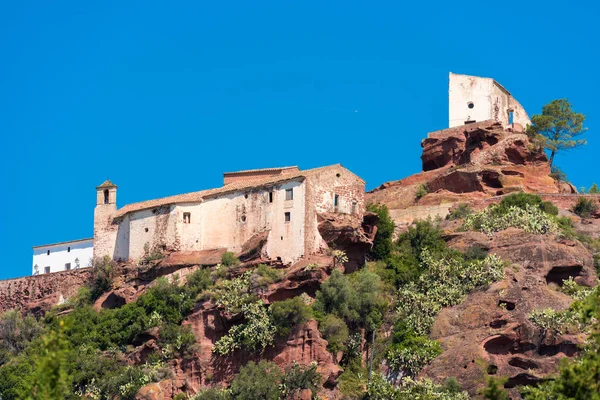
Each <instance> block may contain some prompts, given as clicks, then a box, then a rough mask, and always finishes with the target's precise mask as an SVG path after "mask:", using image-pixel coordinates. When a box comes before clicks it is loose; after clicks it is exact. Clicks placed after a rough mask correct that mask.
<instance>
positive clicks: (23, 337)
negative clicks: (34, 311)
mask: <svg viewBox="0 0 600 400" xmlns="http://www.w3.org/2000/svg"><path fill="white" fill-rule="evenodd" d="M43 330H44V328H43V326H42V324H40V323H39V322H38V321H36V319H35V318H34V317H32V316H31V315H27V316H25V317H23V316H22V315H21V313H20V312H18V311H17V310H12V311H8V312H6V313H4V314H2V316H0V339H2V340H0V365H2V364H4V363H5V362H6V361H8V359H10V358H11V357H14V356H16V355H17V354H19V353H20V352H22V351H23V350H25V348H27V346H29V345H30V344H31V343H32V342H33V341H34V340H35V339H36V338H38V337H39V336H40V335H41V334H42V332H43Z"/></svg>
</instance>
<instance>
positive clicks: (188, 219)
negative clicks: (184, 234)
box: [183, 212, 192, 224]
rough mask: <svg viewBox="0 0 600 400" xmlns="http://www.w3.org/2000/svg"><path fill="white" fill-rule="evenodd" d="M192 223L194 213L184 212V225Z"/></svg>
mask: <svg viewBox="0 0 600 400" xmlns="http://www.w3.org/2000/svg"><path fill="white" fill-rule="evenodd" d="M190 222H192V213H189V212H184V213H183V223H184V224H189V223H190Z"/></svg>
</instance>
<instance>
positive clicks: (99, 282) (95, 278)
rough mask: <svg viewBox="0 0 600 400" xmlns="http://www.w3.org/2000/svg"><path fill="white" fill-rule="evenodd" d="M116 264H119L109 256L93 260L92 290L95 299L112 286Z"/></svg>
mask: <svg viewBox="0 0 600 400" xmlns="http://www.w3.org/2000/svg"><path fill="white" fill-rule="evenodd" d="M116 266H117V264H116V263H115V262H114V261H113V260H112V258H110V257H109V256H104V257H103V258H96V259H94V260H92V279H91V285H90V290H91V292H92V298H93V299H97V298H98V297H100V295H101V294H102V293H104V292H105V291H107V290H108V289H110V288H111V287H112V284H113V278H114V273H115V268H116Z"/></svg>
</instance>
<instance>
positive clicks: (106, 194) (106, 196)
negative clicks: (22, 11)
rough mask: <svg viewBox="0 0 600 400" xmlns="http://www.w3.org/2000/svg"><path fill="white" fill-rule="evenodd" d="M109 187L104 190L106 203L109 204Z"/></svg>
mask: <svg viewBox="0 0 600 400" xmlns="http://www.w3.org/2000/svg"><path fill="white" fill-rule="evenodd" d="M108 197H109V196H108V189H106V190H105V191H104V204H108Z"/></svg>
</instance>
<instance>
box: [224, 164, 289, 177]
mask: <svg viewBox="0 0 600 400" xmlns="http://www.w3.org/2000/svg"><path fill="white" fill-rule="evenodd" d="M288 169H296V170H298V171H299V170H300V168H298V166H297V165H291V166H289V167H278V168H260V169H246V170H243V171H233V172H223V175H235V174H249V173H257V172H278V171H285V170H288Z"/></svg>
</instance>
